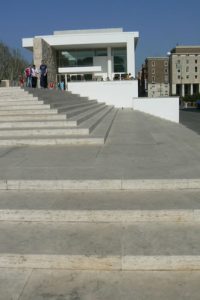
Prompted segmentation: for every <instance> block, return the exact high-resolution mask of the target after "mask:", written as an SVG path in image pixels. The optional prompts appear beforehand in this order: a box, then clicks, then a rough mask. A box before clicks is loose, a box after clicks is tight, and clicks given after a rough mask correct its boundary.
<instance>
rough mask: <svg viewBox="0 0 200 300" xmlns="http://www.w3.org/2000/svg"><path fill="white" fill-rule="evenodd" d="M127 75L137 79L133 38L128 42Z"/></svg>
mask: <svg viewBox="0 0 200 300" xmlns="http://www.w3.org/2000/svg"><path fill="white" fill-rule="evenodd" d="M127 73H128V74H129V73H131V76H133V77H134V78H135V41H134V39H132V38H130V39H129V41H128V42H127Z"/></svg>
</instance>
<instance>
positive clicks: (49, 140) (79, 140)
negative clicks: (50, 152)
mask: <svg viewBox="0 0 200 300" xmlns="http://www.w3.org/2000/svg"><path fill="white" fill-rule="evenodd" d="M103 144H104V138H103V137H90V136H83V135H76V136H73V135H70V136H68V135H66V136H63V135H62V136H59V135H56V136H41V137H38V136H37V137H35V138H33V137H31V138H28V137H23V138H22V137H11V138H1V139H0V146H6V147H8V146H58V145H60V146H64V145H65V146H66V145H68V146H69V145H74V146H75V145H103Z"/></svg>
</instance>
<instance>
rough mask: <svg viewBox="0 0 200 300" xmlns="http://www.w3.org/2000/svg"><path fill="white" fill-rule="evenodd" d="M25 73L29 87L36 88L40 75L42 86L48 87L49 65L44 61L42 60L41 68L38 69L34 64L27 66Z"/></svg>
mask: <svg viewBox="0 0 200 300" xmlns="http://www.w3.org/2000/svg"><path fill="white" fill-rule="evenodd" d="M24 75H25V80H26V86H27V87H32V88H36V87H37V81H38V77H40V87H41V88H44V89H45V88H47V86H48V83H47V65H46V64H45V62H44V61H42V62H41V65H40V67H39V69H37V68H36V66H35V65H34V64H33V65H29V66H27V67H26V69H25V71H24ZM21 84H22V82H21V81H20V85H21Z"/></svg>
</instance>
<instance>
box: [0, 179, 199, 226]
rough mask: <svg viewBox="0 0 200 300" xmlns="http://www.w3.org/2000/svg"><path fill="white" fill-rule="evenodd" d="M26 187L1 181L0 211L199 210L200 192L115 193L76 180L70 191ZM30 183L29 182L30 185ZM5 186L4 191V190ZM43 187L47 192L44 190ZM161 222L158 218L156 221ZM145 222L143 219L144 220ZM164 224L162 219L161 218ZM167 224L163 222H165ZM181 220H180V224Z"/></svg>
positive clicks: (139, 191) (13, 182)
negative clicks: (88, 186)
mask: <svg viewBox="0 0 200 300" xmlns="http://www.w3.org/2000/svg"><path fill="white" fill-rule="evenodd" d="M31 182H32V186H31V185H30V184H29V185H25V183H27V182H26V181H10V180H7V181H6V180H5V181H3V180H2V181H0V210H1V211H2V210H10V211H17V210H29V209H30V210H39V211H43V210H44V211H45V210H47V211H54V210H55V211H56V210H57V211H61V210H62V211H63V212H65V211H74V212H76V211H79V212H81V211H98V212H100V211H107V212H109V211H115V212H117V211H124V212H126V211H137V212H138V211H140V212H141V213H142V212H146V211H149V212H153V211H154V212H156V211H157V212H158V218H159V212H161V211H166V212H169V213H170V212H173V211H191V212H193V211H194V210H199V209H200V200H199V193H200V189H182V190H181V189H177V190H156V191H154V190H113V189H112V188H111V189H108V188H107V189H105V190H102V189H95V190H91V189H86V188H85V189H83V185H82V188H81V189H78V186H79V185H80V181H77V189H76V188H75V185H74V186H72V187H71V189H67V190H65V189H62V188H61V186H60V189H57V190H54V185H53V184H54V183H55V184H56V183H57V182H56V181H50V183H51V184H52V186H51V187H50V183H49V189H47V187H46V186H45V182H44V186H43V180H40V182H41V185H39V180H38V181H37V183H38V189H37V188H36V187H35V188H34V185H33V183H34V180H33V181H31ZM29 183H30V182H29ZM3 185H4V189H3ZM43 188H44V189H43ZM157 220H158V219H157ZM141 221H142V219H141ZM159 221H161V219H159ZM163 221H164V220H163ZM181 221H182V220H180V222H181Z"/></svg>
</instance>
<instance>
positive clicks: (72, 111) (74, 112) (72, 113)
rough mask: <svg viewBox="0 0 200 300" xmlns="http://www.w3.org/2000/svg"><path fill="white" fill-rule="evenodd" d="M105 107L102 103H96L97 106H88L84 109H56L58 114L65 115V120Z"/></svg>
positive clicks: (66, 107)
mask: <svg viewBox="0 0 200 300" xmlns="http://www.w3.org/2000/svg"><path fill="white" fill-rule="evenodd" d="M103 107H105V104H104V103H98V104H96V103H95V104H89V105H88V106H86V107H75V108H68V106H67V105H66V106H65V107H64V106H63V107H59V108H57V111H58V113H66V115H67V118H72V117H74V116H76V115H79V114H81V113H83V112H85V111H89V110H92V109H98V108H103Z"/></svg>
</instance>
